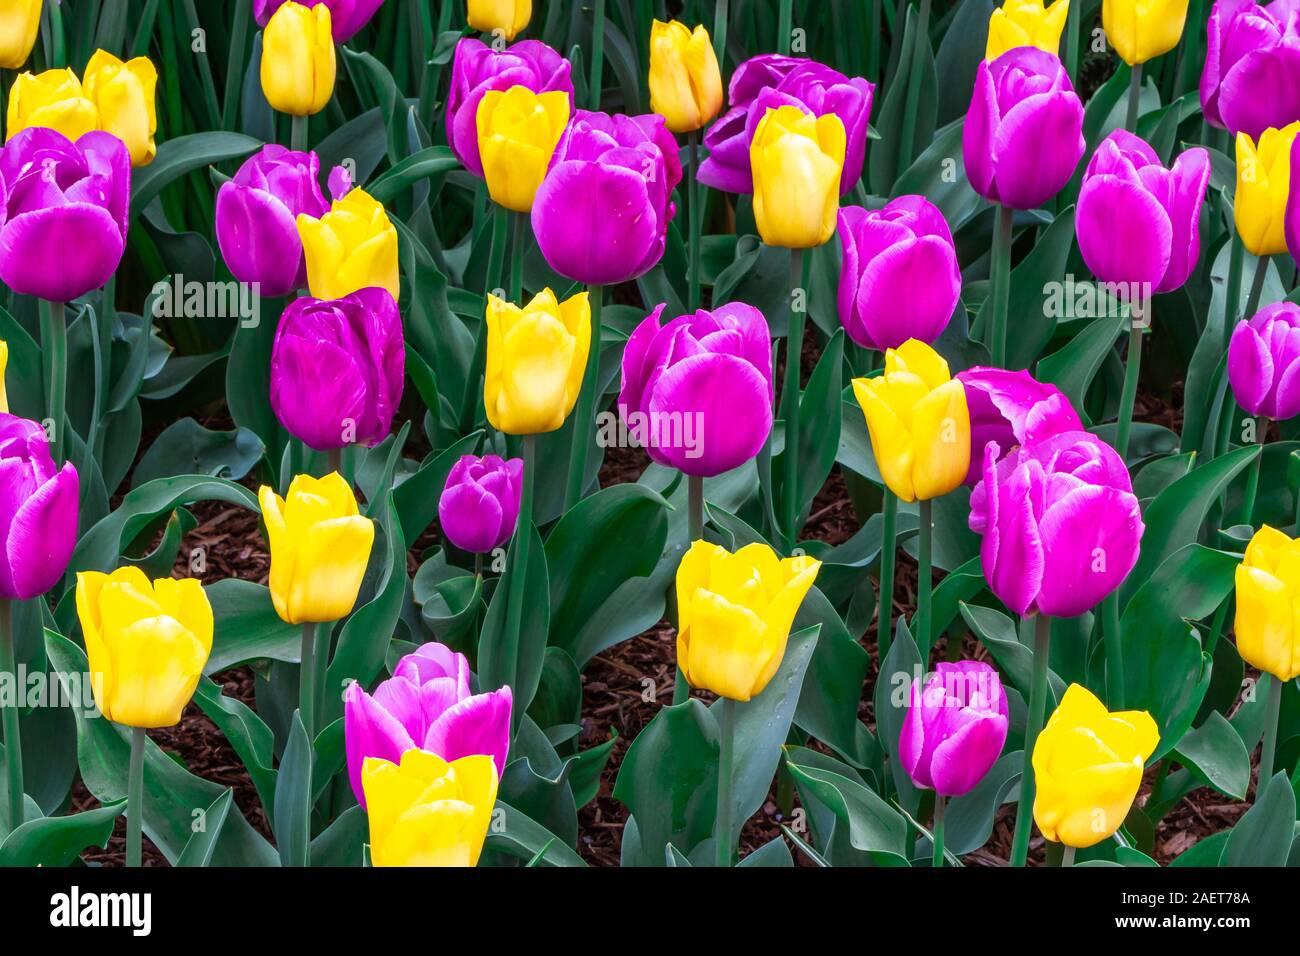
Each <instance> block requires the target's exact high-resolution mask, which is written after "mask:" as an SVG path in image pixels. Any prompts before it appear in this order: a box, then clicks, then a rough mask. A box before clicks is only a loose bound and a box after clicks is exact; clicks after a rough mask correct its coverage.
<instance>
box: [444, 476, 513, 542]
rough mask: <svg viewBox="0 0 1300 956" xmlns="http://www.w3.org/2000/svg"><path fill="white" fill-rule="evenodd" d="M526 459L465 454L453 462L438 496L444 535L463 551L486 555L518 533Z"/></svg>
mask: <svg viewBox="0 0 1300 956" xmlns="http://www.w3.org/2000/svg"><path fill="white" fill-rule="evenodd" d="M523 475H524V460H523V459H522V458H511V459H510V460H509V461H503V460H502V459H501V458H499V457H497V456H496V455H484V456H483V457H482V458H478V457H476V456H474V455H462V456H461V457H460V460H459V461H457V462H456V464H454V465H452V467H451V472H450V474H448V475H447V484H446V486H445V487H444V488H443V490H442V497H441V498H439V499H438V523H439V524H440V525H441V526H442V533H443V536H444V537H445V538H446V539H447V540H448V541H449V542H451V543H452V544H453V545H455V546H456V547H458V548H460V549H461V550H462V551H468V552H470V553H471V554H486V553H488V552H489V551H492V550H493V549H494V548H499V547H501V546H502V545H504V544H505V543H506V542H507V541H509V540H510V537H511V536H512V535H513V534H514V533H515V523H516V522H517V521H518V519H519V502H520V497H521V494H522V491H523Z"/></svg>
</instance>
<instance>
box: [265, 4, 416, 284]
mask: <svg viewBox="0 0 1300 956" xmlns="http://www.w3.org/2000/svg"><path fill="white" fill-rule="evenodd" d="M281 9H283V8H281ZM298 235H299V237H300V238H301V239H302V249H303V253H304V255H305V256H306V258H307V285H308V287H309V288H310V289H311V294H312V295H314V296H315V297H316V298H318V299H341V298H343V297H344V296H345V295H351V294H352V293H353V292H356V291H357V290H358V289H368V288H370V287H371V286H378V287H379V288H381V289H387V290H388V291H389V292H390V293H391V294H392V296H393V298H394V299H396V298H397V293H398V291H399V290H400V283H399V281H398V274H397V229H396V228H394V226H393V223H392V221H391V220H390V219H389V218H388V212H387V210H385V209H384V205H383V203H381V202H379V201H378V200H377V199H375V198H374V197H372V196H371V195H370V194H369V193H367V192H366V191H365V190H364V189H360V188H357V189H353V190H352V191H351V192H349V193H348V194H347V195H346V196H344V197H343V198H342V199H336V200H334V202H333V203H332V204H331V206H330V211H329V212H327V213H326V214H325V215H323V216H321V217H320V218H319V219H313V218H312V217H311V216H308V215H306V214H303V215H300V216H298Z"/></svg>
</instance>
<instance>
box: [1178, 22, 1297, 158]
mask: <svg viewBox="0 0 1300 956" xmlns="http://www.w3.org/2000/svg"><path fill="white" fill-rule="evenodd" d="M1207 31H1208V46H1207V48H1206V53H1205V69H1203V70H1202V71H1201V111H1202V112H1203V113H1204V114H1205V120H1206V122H1208V123H1210V124H1212V125H1214V126H1217V127H1219V128H1221V129H1225V128H1226V129H1227V130H1229V131H1230V132H1231V133H1233V134H1234V135H1236V134H1237V133H1247V134H1249V135H1250V136H1252V137H1256V138H1257V137H1258V136H1259V135H1260V134H1261V133H1263V132H1264V130H1266V129H1268V128H1269V127H1270V126H1272V127H1276V128H1278V129H1280V128H1282V127H1283V126H1285V125H1286V124H1287V123H1290V122H1291V121H1293V120H1294V119H1296V118H1297V117H1300V84H1297V83H1296V82H1295V77H1296V76H1297V75H1300V17H1297V16H1296V6H1295V4H1294V3H1292V4H1290V5H1288V4H1285V3H1270V4H1269V5H1268V6H1261V5H1260V4H1258V3H1256V2H1255V0H1217V2H1216V3H1215V4H1214V9H1213V11H1212V12H1211V13H1210V22H1209V24H1208V25H1207Z"/></svg>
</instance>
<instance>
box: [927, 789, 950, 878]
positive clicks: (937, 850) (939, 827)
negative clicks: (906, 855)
mask: <svg viewBox="0 0 1300 956" xmlns="http://www.w3.org/2000/svg"><path fill="white" fill-rule="evenodd" d="M947 803H948V800H947V798H946V797H944V795H943V794H942V793H936V794H935V795H934V827H933V828H932V829H931V831H930V832H931V833H932V834H933V836H934V840H933V843H934V860H933V863H932V864H931V865H932V866H933V868H934V869H936V870H937V869H940V868H941V867H942V866H943V811H944V809H945V807H946V805H947Z"/></svg>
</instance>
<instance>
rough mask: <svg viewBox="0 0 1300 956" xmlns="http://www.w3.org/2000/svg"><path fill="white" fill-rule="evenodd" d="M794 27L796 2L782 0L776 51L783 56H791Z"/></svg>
mask: <svg viewBox="0 0 1300 956" xmlns="http://www.w3.org/2000/svg"><path fill="white" fill-rule="evenodd" d="M793 27H794V0H781V6H780V8H779V12H778V14H777V22H776V49H777V52H778V53H780V54H781V55H782V56H789V55H790V40H791V36H790V33H791V31H792V29H793Z"/></svg>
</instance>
